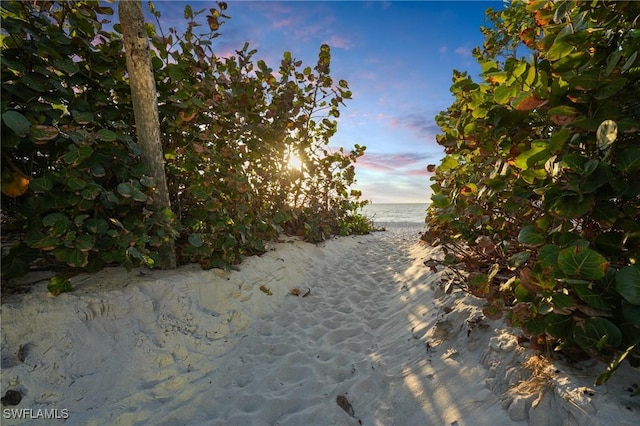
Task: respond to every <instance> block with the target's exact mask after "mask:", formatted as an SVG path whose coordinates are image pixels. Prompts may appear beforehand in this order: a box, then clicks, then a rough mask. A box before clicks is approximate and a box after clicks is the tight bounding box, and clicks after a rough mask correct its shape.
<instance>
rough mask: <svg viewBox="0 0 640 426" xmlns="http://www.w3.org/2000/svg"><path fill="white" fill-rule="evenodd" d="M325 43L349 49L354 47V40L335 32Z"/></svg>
mask: <svg viewBox="0 0 640 426" xmlns="http://www.w3.org/2000/svg"><path fill="white" fill-rule="evenodd" d="M325 43H327V44H328V45H329V46H331V47H336V48H339V49H345V50H349V49H350V48H352V47H353V42H352V41H351V40H350V39H348V38H347V37H344V36H340V35H337V34H334V35H332V36H331V37H329V39H328V40H326V41H325Z"/></svg>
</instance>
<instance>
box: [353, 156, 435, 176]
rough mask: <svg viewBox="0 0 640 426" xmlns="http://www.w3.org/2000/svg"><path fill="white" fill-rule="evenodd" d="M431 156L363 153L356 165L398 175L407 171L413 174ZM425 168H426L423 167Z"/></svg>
mask: <svg viewBox="0 0 640 426" xmlns="http://www.w3.org/2000/svg"><path fill="white" fill-rule="evenodd" d="M430 158H431V156H430V155H428V154H424V153H412V152H405V153H397V154H387V153H369V152H367V153H365V154H364V155H363V156H362V157H361V158H359V159H358V162H357V165H358V167H360V168H363V169H367V170H372V171H379V172H391V173H396V174H399V175H406V174H407V173H409V174H412V175H415V174H416V173H415V171H416V170H417V169H418V168H419V167H422V165H423V164H424V167H426V161H427V160H428V159H430ZM425 170H426V169H425Z"/></svg>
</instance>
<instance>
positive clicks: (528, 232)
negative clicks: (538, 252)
mask: <svg viewBox="0 0 640 426" xmlns="http://www.w3.org/2000/svg"><path fill="white" fill-rule="evenodd" d="M545 240H546V235H545V234H544V232H542V231H541V230H539V229H538V227H536V226H535V225H527V226H525V227H524V228H522V229H521V230H520V232H519V233H518V242H520V243H522V244H527V245H532V246H537V245H542V244H544V243H545Z"/></svg>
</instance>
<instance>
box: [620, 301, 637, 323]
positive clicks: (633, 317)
mask: <svg viewBox="0 0 640 426" xmlns="http://www.w3.org/2000/svg"><path fill="white" fill-rule="evenodd" d="M622 316H624V319H626V320H627V321H629V322H630V323H631V324H633V325H635V326H636V327H640V305H632V304H631V303H628V302H626V301H623V302H622Z"/></svg>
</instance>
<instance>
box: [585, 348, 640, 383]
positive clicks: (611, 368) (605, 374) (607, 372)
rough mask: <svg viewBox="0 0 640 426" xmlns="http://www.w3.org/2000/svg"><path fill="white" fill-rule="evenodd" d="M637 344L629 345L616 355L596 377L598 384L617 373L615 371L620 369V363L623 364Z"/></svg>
mask: <svg viewBox="0 0 640 426" xmlns="http://www.w3.org/2000/svg"><path fill="white" fill-rule="evenodd" d="M636 346H637V343H636V344H634V345H631V346H629V347H628V348H627V349H626V350H625V351H624V352H622V353H620V354H619V355H618V356H616V357H615V358H614V359H613V360H612V361H611V362H610V363H609V365H608V366H607V369H606V370H605V371H604V372H603V373H601V374H600V375H598V377H597V378H596V383H595V384H596V386H600V385H602V384H604V383H605V382H606V381H607V380H609V379H610V378H611V376H612V375H613V373H615V371H616V370H617V369H618V367H619V366H620V364H622V361H624V360H625V358H627V355H629V354H630V353H631V351H633V350H634V349H635V347H636Z"/></svg>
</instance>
